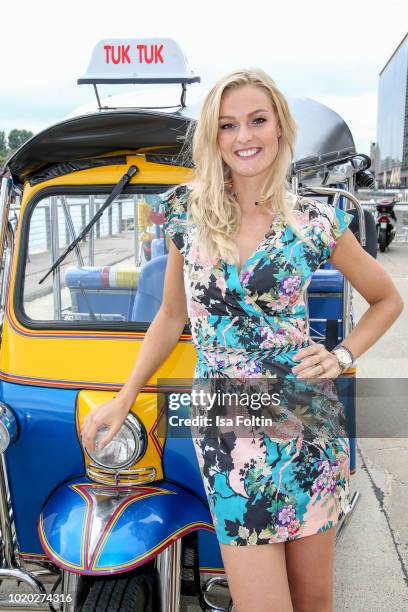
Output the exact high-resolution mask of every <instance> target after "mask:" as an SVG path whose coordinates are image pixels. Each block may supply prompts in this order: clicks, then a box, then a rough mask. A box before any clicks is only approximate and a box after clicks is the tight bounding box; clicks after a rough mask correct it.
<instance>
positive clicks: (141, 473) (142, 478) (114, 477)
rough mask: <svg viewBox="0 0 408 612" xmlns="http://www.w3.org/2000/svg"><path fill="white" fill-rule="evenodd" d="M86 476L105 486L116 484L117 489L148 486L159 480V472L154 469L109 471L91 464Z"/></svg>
mask: <svg viewBox="0 0 408 612" xmlns="http://www.w3.org/2000/svg"><path fill="white" fill-rule="evenodd" d="M86 474H87V476H88V477H89V478H90V479H91V480H94V481H95V482H101V483H103V484H114V485H116V486H117V487H121V486H124V487H126V486H129V485H137V484H146V483H148V482H153V481H154V480H156V479H157V470H156V468H154V467H141V468H135V469H132V470H108V469H101V468H98V467H97V466H94V465H93V464H91V463H89V464H88V465H87V467H86Z"/></svg>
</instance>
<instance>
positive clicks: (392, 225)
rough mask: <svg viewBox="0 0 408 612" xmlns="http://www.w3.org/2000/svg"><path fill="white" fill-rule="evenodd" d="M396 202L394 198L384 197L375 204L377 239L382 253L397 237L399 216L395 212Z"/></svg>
mask: <svg viewBox="0 0 408 612" xmlns="http://www.w3.org/2000/svg"><path fill="white" fill-rule="evenodd" d="M395 203H396V201H395V200H394V199H392V200H386V199H384V200H380V201H379V202H377V204H376V206H375V208H376V216H375V217H376V218H375V221H376V229H377V241H378V245H379V247H380V251H381V253H384V252H385V249H386V248H387V247H388V246H389V245H390V244H391V242H392V241H393V239H394V237H395V231H396V225H397V217H396V215H395V212H394V206H395Z"/></svg>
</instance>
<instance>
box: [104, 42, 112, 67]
mask: <svg viewBox="0 0 408 612" xmlns="http://www.w3.org/2000/svg"><path fill="white" fill-rule="evenodd" d="M103 48H104V49H105V62H106V63H107V64H109V51H110V50H111V49H112V45H103Z"/></svg>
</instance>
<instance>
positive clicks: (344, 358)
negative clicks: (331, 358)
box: [336, 347, 352, 366]
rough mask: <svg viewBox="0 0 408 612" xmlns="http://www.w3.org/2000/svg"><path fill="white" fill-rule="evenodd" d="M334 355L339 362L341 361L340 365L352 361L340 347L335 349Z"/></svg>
mask: <svg viewBox="0 0 408 612" xmlns="http://www.w3.org/2000/svg"><path fill="white" fill-rule="evenodd" d="M336 356H337V357H338V359H339V362H340V363H341V365H342V366H349V365H351V363H352V361H351V359H350V355H349V354H348V352H347V351H345V350H344V349H342V348H341V347H340V348H338V349H336Z"/></svg>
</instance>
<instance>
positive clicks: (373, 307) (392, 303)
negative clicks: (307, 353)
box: [329, 229, 404, 358]
mask: <svg viewBox="0 0 408 612" xmlns="http://www.w3.org/2000/svg"><path fill="white" fill-rule="evenodd" d="M329 262H330V263H331V264H333V266H335V267H336V268H337V269H338V270H340V272H342V274H343V275H344V276H345V277H346V278H347V279H348V280H349V281H350V283H351V284H352V286H353V287H354V288H355V289H356V291H358V293H360V294H361V295H362V296H363V298H364V299H365V300H366V301H367V302H368V303H369V304H370V308H368V310H367V311H366V312H365V313H364V315H363V316H362V317H361V319H360V320H359V321H358V323H357V325H356V326H355V327H354V329H353V330H352V331H351V332H350V333H349V334H348V336H347V337H346V338H345V339H344V341H343V342H342V344H344V346H346V347H348V348H349V349H350V351H351V352H352V353H353V355H354V357H355V358H357V357H359V356H360V355H362V354H363V353H365V351H366V350H367V349H369V348H370V347H371V346H373V344H375V343H376V342H377V340H378V339H379V338H381V336H382V335H383V334H385V332H386V331H387V330H388V329H389V328H390V327H391V325H392V324H393V323H394V321H395V320H396V319H398V317H399V315H400V314H401V312H402V311H403V309H404V302H403V300H402V297H401V295H400V293H399V292H398V289H397V288H396V286H395V284H394V282H393V280H392V278H391V277H390V275H389V274H388V273H387V272H386V271H385V270H384V268H383V267H382V266H381V265H380V263H379V262H378V261H377V260H376V259H374V257H372V256H371V255H369V254H368V253H367V252H366V251H365V250H364V249H363V248H362V246H361V245H360V243H359V242H358V240H357V239H356V237H355V236H354V234H353V232H352V231H351V230H350V229H347V230H346V231H345V232H344V234H343V235H342V236H341V237H340V238H339V240H338V241H337V244H336V246H335V248H334V249H333V252H332V254H331V257H330V259H329Z"/></svg>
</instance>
